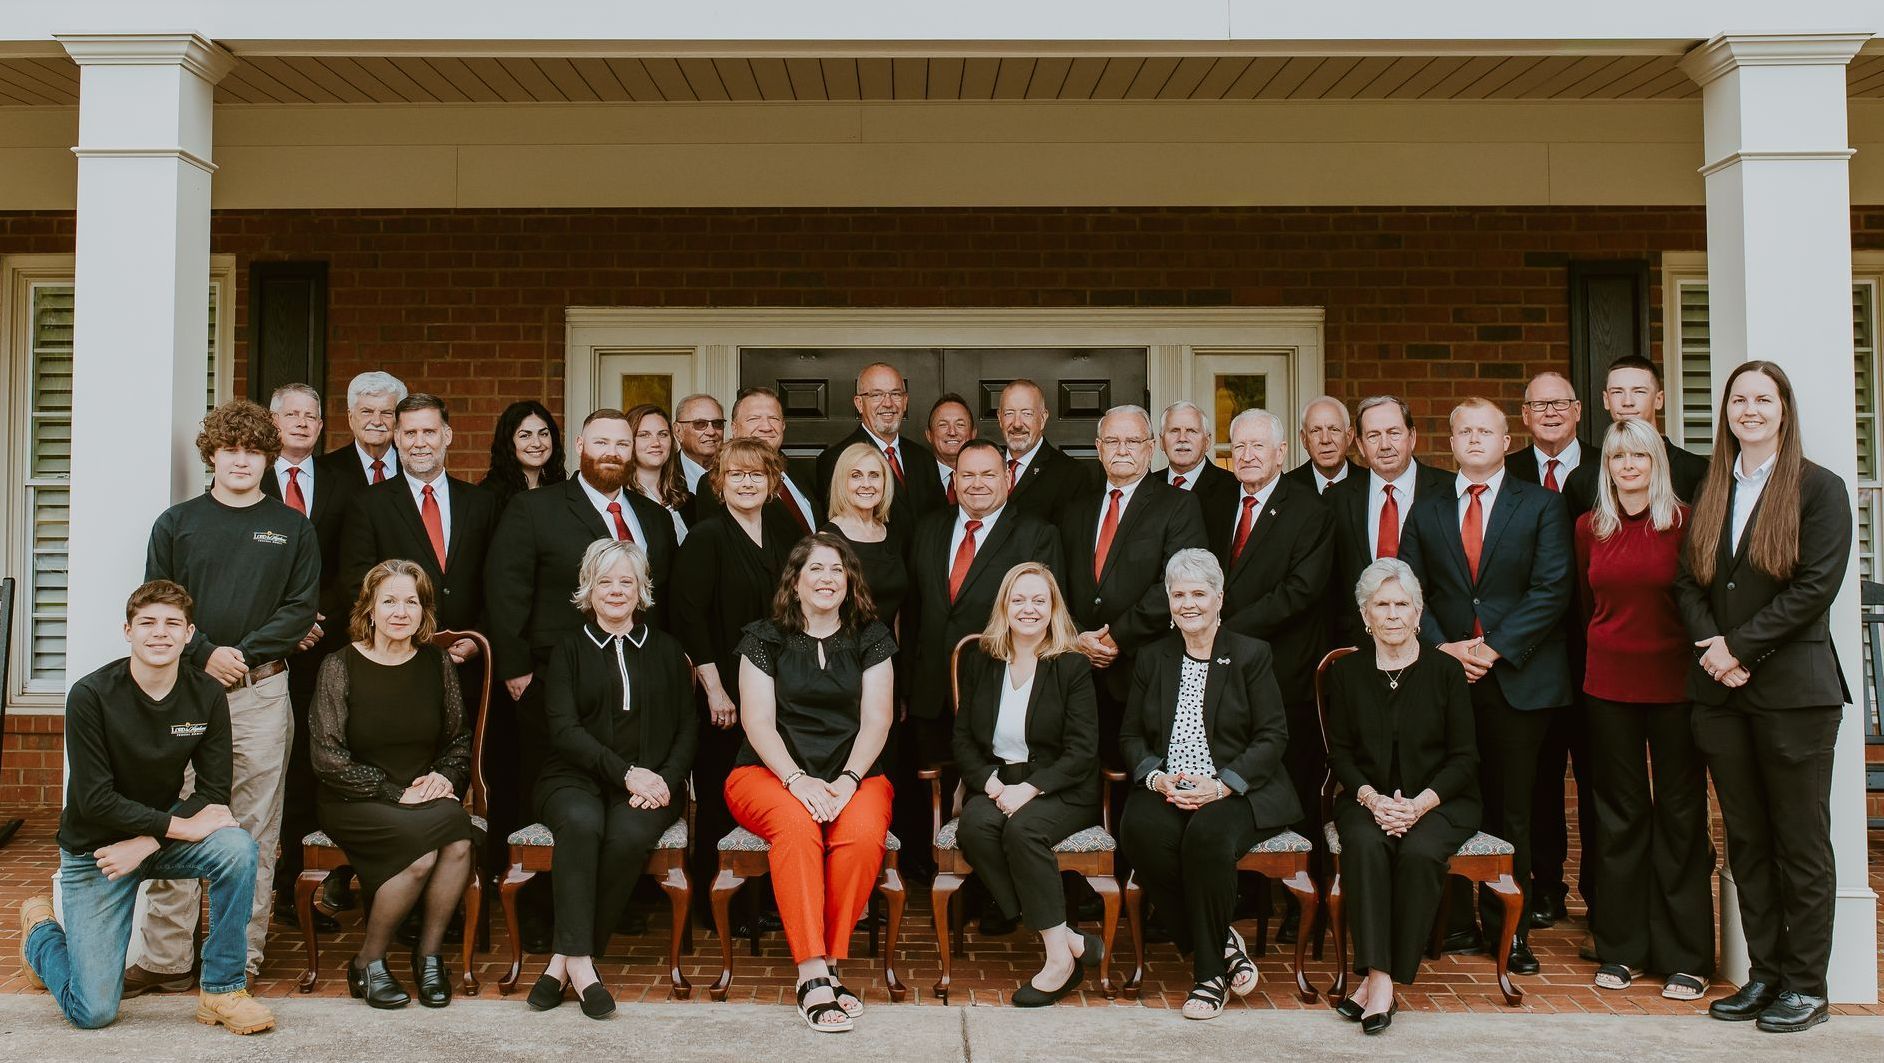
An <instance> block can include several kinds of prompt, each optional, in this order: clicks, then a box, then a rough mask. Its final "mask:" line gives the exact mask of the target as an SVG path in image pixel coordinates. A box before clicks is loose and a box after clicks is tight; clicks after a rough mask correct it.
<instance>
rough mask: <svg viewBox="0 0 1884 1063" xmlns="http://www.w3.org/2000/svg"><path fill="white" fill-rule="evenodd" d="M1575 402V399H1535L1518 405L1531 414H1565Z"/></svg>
mask: <svg viewBox="0 0 1884 1063" xmlns="http://www.w3.org/2000/svg"><path fill="white" fill-rule="evenodd" d="M1576 402H1577V400H1575V399H1536V400H1533V401H1530V402H1524V403H1520V404H1519V405H1521V406H1523V407H1524V408H1525V409H1527V410H1529V411H1531V412H1532V413H1544V412H1546V411H1548V412H1550V413H1565V412H1567V411H1568V410H1569V409H1570V407H1572V406H1574V405H1576Z"/></svg>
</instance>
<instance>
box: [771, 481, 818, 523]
mask: <svg viewBox="0 0 1884 1063" xmlns="http://www.w3.org/2000/svg"><path fill="white" fill-rule="evenodd" d="M778 481H779V490H781V491H790V492H791V493H792V500H793V501H795V502H797V503H798V512H800V513H803V514H804V515H805V522H806V523H808V524H810V525H811V530H812V531H817V530H818V523H819V517H818V509H817V507H816V506H813V505H812V504H811V496H810V495H807V494H805V493H804V492H803V491H800V490H799V489H798V485H797V484H795V483H792V478H791V477H790V476H780V477H779V478H778Z"/></svg>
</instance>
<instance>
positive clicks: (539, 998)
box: [524, 974, 569, 1011]
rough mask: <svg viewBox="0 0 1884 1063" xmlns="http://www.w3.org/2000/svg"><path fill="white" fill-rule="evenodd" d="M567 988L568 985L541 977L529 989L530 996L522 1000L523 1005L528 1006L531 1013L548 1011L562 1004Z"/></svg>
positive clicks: (547, 976) (558, 980)
mask: <svg viewBox="0 0 1884 1063" xmlns="http://www.w3.org/2000/svg"><path fill="white" fill-rule="evenodd" d="M568 988H569V983H567V982H564V981H562V980H560V979H556V978H551V977H550V976H549V975H547V974H546V975H543V976H541V977H539V978H538V979H537V980H536V984H535V985H533V986H531V987H530V995H529V996H528V997H526V998H524V1003H526V1004H529V1005H530V1010H531V1011H548V1010H549V1009H551V1008H553V1007H556V1006H558V1005H560V1004H561V1003H562V1002H563V995H564V990H566V989H568Z"/></svg>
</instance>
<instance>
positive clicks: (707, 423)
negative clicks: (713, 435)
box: [674, 417, 726, 432]
mask: <svg viewBox="0 0 1884 1063" xmlns="http://www.w3.org/2000/svg"><path fill="white" fill-rule="evenodd" d="M674 423H675V424H684V425H686V426H687V427H688V428H691V429H693V430H694V431H696V432H704V431H706V430H707V429H709V428H711V429H712V430H714V431H715V432H721V431H724V430H725V429H726V418H724V417H712V418H707V417H696V418H694V419H693V420H691V421H675V422H674Z"/></svg>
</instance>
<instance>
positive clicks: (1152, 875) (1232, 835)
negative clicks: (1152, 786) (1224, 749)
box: [1119, 786, 1283, 982]
mask: <svg viewBox="0 0 1884 1063" xmlns="http://www.w3.org/2000/svg"><path fill="white" fill-rule="evenodd" d="M1282 830H1283V828H1281V827H1272V828H1269V829H1267V830H1264V829H1259V828H1258V827H1257V826H1256V812H1255V810H1254V809H1252V808H1250V806H1249V802H1248V801H1245V800H1243V799H1242V798H1241V797H1238V796H1236V795H1234V794H1232V795H1231V796H1230V797H1228V798H1225V799H1224V800H1221V801H1212V802H1211V803H1209V804H1207V805H1205V806H1204V807H1202V808H1200V809H1198V810H1197V811H1195V812H1186V811H1184V810H1182V809H1180V808H1178V807H1177V806H1176V805H1173V804H1171V803H1170V802H1168V801H1166V800H1165V799H1164V797H1163V795H1161V794H1156V793H1153V792H1151V791H1150V790H1147V789H1145V788H1144V787H1143V786H1140V787H1137V788H1135V789H1133V790H1132V793H1131V796H1130V797H1127V798H1126V799H1125V818H1124V820H1123V821H1122V822H1121V823H1120V824H1119V847H1120V849H1121V851H1123V852H1124V853H1126V854H1127V855H1129V856H1130V857H1131V859H1132V866H1133V869H1134V870H1133V873H1134V874H1135V875H1136V876H1137V878H1138V881H1139V883H1140V884H1141V885H1143V886H1144V887H1145V892H1146V894H1147V895H1148V896H1150V898H1151V903H1152V905H1153V907H1155V908H1157V910H1158V912H1159V915H1160V921H1161V922H1162V924H1163V925H1164V928H1165V929H1166V930H1168V931H1170V933H1171V940H1172V942H1173V943H1174V944H1176V945H1177V947H1178V951H1179V952H1180V953H1192V954H1194V955H1193V956H1192V959H1191V972H1192V974H1193V976H1194V977H1195V978H1196V980H1197V981H1199V982H1202V981H1206V980H1208V979H1211V978H1221V977H1223V975H1224V974H1225V973H1226V971H1227V968H1226V967H1225V965H1224V962H1223V947H1224V945H1225V944H1226V943H1227V942H1228V941H1229V939H1230V919H1231V916H1232V915H1233V914H1235V911H1236V862H1237V861H1238V860H1240V859H1242V858H1243V854H1245V853H1247V852H1249V850H1250V847H1251V846H1253V845H1255V844H1256V843H1258V842H1261V841H1263V840H1265V839H1268V838H1271V837H1274V836H1275V835H1277V834H1280V833H1282Z"/></svg>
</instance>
